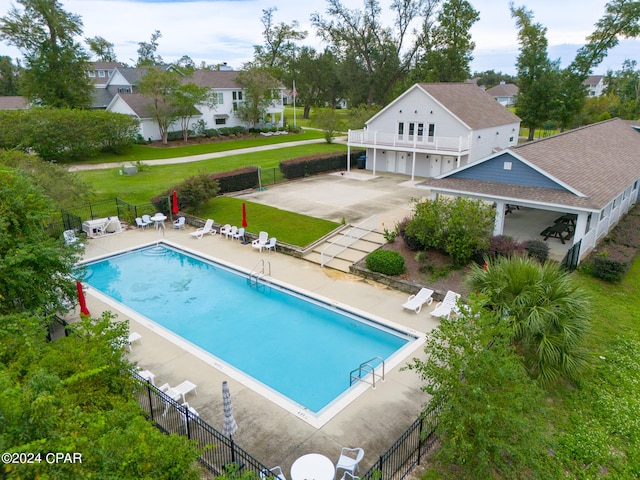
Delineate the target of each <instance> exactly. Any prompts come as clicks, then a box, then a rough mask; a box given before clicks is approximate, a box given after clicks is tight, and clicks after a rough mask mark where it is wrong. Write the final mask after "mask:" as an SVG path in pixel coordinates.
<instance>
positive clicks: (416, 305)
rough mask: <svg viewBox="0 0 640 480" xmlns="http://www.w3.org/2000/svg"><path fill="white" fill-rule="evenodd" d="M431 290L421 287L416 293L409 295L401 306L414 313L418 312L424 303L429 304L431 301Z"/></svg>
mask: <svg viewBox="0 0 640 480" xmlns="http://www.w3.org/2000/svg"><path fill="white" fill-rule="evenodd" d="M432 295H433V290H431V289H429V288H421V289H420V291H419V292H418V293H416V294H415V295H411V296H410V297H409V298H408V299H407V301H406V302H405V303H404V304H403V305H402V307H403V308H406V309H407V310H413V311H415V312H416V313H420V310H422V306H423V305H424V304H425V303H426V304H427V305H431V302H433V297H432Z"/></svg>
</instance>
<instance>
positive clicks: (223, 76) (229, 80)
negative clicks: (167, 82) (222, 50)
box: [183, 70, 243, 90]
mask: <svg viewBox="0 0 640 480" xmlns="http://www.w3.org/2000/svg"><path fill="white" fill-rule="evenodd" d="M238 73H240V72H238V71H236V70H196V71H195V72H193V74H192V75H190V76H188V77H185V78H184V79H183V82H188V83H195V84H196V85H199V86H201V87H209V88H214V89H215V88H235V89H239V90H240V89H242V88H243V86H242V85H241V84H240V83H238V81H237V80H236V79H237V77H238Z"/></svg>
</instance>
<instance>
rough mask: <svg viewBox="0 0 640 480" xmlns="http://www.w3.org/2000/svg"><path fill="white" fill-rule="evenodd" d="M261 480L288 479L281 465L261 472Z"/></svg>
mask: <svg viewBox="0 0 640 480" xmlns="http://www.w3.org/2000/svg"><path fill="white" fill-rule="evenodd" d="M260 478H262V479H266V478H275V479H277V480H287V477H285V476H284V472H283V471H282V467H281V466H280V465H278V466H275V467H273V468H270V469H269V470H266V469H265V470H263V471H261V472H260Z"/></svg>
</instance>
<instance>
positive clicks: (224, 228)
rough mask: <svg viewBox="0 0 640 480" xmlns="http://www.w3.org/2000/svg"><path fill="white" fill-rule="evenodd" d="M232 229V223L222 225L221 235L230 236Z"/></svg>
mask: <svg viewBox="0 0 640 480" xmlns="http://www.w3.org/2000/svg"><path fill="white" fill-rule="evenodd" d="M230 231H231V225H230V224H229V223H226V224H224V225H223V226H222V227H220V235H224V236H225V238H229V232H230Z"/></svg>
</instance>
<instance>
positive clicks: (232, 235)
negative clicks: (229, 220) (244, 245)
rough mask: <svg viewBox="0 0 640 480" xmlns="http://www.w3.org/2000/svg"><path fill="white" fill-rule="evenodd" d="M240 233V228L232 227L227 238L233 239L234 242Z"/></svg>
mask: <svg viewBox="0 0 640 480" xmlns="http://www.w3.org/2000/svg"><path fill="white" fill-rule="evenodd" d="M237 233H238V227H236V226H235V225H231V228H230V229H229V233H228V234H227V238H229V237H231V239H232V240H233V238H235V235H236V234H237Z"/></svg>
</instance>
